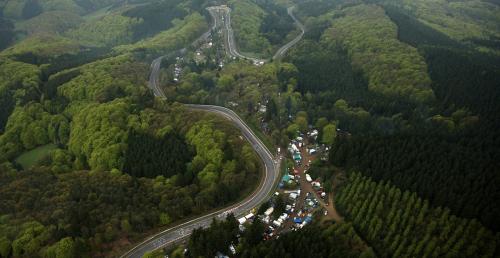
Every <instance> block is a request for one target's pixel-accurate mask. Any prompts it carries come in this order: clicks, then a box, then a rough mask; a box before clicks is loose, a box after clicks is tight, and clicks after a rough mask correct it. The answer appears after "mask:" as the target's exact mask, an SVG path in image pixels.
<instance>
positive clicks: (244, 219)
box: [238, 217, 247, 225]
mask: <svg viewBox="0 0 500 258" xmlns="http://www.w3.org/2000/svg"><path fill="white" fill-rule="evenodd" d="M238 222H239V223H240V225H242V224H244V223H245V222H247V219H246V218H245V217H242V218H239V219H238Z"/></svg>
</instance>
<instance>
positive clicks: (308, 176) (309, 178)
mask: <svg viewBox="0 0 500 258" xmlns="http://www.w3.org/2000/svg"><path fill="white" fill-rule="evenodd" d="M306 180H307V182H312V178H311V175H309V174H306Z"/></svg>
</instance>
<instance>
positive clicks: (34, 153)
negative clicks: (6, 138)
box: [16, 144, 57, 169]
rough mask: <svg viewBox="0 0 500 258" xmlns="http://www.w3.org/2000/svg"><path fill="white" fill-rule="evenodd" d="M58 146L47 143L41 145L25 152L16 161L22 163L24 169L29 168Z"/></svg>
mask: <svg viewBox="0 0 500 258" xmlns="http://www.w3.org/2000/svg"><path fill="white" fill-rule="evenodd" d="M56 148H57V146H56V145H54V144H47V145H44V146H40V147H38V148H35V149H33V150H30V151H28V152H25V153H23V154H22V155H21V156H19V157H18V158H17V159H16V162H17V163H19V164H21V166H22V167H23V168H24V169H28V168H30V167H31V166H33V165H35V164H36V162H37V161H38V160H40V158H41V157H43V156H44V155H47V154H48V153H49V152H50V151H52V150H55V149H56Z"/></svg>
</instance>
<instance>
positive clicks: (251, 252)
mask: <svg viewBox="0 0 500 258" xmlns="http://www.w3.org/2000/svg"><path fill="white" fill-rule="evenodd" d="M264 229H265V227H264V225H263V224H262V222H260V221H259V220H256V221H255V222H254V223H252V224H251V225H250V226H249V227H248V229H247V230H245V231H244V232H243V234H242V235H241V236H240V237H237V235H238V234H239V229H238V222H237V221H236V219H235V218H234V216H232V215H229V216H228V217H227V218H226V220H224V221H222V222H221V221H217V220H214V221H213V222H212V224H211V225H210V227H209V228H208V229H197V230H195V231H194V232H193V234H192V235H191V236H190V238H189V241H188V243H187V245H186V248H187V250H189V251H188V252H189V253H188V254H187V255H186V256H187V257H210V256H214V255H216V254H217V252H221V253H223V254H228V253H230V250H229V246H230V245H231V244H232V245H234V246H235V249H236V251H237V254H236V255H235V257H365V258H368V257H377V256H376V255H375V253H374V252H373V250H372V249H371V248H368V247H366V246H365V244H364V242H363V240H362V239H361V238H360V237H359V236H358V235H357V233H356V231H355V230H354V228H353V226H352V225H351V224H349V223H342V224H332V223H331V222H327V223H325V224H317V225H312V226H309V227H306V228H305V229H304V230H302V231H300V232H289V233H287V234H284V235H283V236H282V237H280V238H279V239H273V240H269V241H263V239H262V234H263V233H264ZM214 240H215V241H214ZM176 252H177V253H178V251H177V250H174V251H173V252H172V257H182V256H176Z"/></svg>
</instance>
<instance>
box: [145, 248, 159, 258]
mask: <svg viewBox="0 0 500 258" xmlns="http://www.w3.org/2000/svg"><path fill="white" fill-rule="evenodd" d="M163 257H165V255H164V254H163V251H162V249H160V250H156V251H152V252H147V253H145V254H144V255H143V256H142V258H163Z"/></svg>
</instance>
